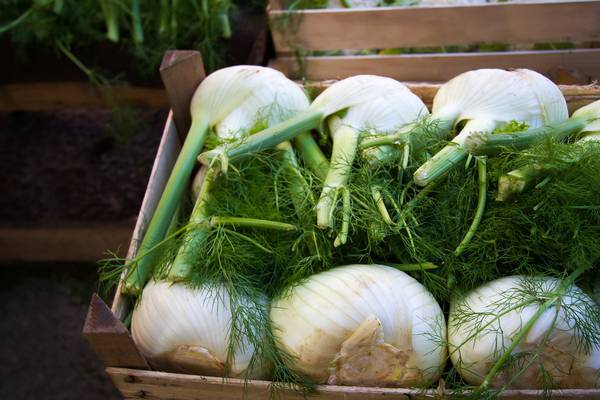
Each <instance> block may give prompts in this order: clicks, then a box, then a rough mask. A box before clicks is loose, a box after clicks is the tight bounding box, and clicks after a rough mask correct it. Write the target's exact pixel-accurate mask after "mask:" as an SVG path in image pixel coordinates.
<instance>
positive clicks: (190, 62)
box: [160, 50, 206, 140]
mask: <svg viewBox="0 0 600 400" xmlns="http://www.w3.org/2000/svg"><path fill="white" fill-rule="evenodd" d="M205 76H206V73H205V71H204V65H203V63H202V56H201V55H200V52H198V51H183V50H171V51H167V52H166V53H165V55H164V57H163V59H162V63H161V64H160V77H161V79H162V81H163V84H164V86H165V89H166V91H167V94H168V97H169V103H170V104H171V110H172V111H173V120H174V121H175V126H176V127H177V131H178V133H179V137H180V138H181V139H182V140H183V139H184V138H185V135H186V134H187V131H188V129H189V128H190V124H191V122H192V119H191V117H190V102H191V100H192V96H193V95H194V92H195V91H196V88H197V87H198V85H199V84H200V82H202V79H204V77H205Z"/></svg>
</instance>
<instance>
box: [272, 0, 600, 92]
mask: <svg viewBox="0 0 600 400" xmlns="http://www.w3.org/2000/svg"><path fill="white" fill-rule="evenodd" d="M598 3H599V4H600V2H598ZM303 64H304V74H305V77H306V78H307V79H310V80H326V79H341V78H346V77H349V76H352V75H359V74H375V75H383V76H389V77H392V78H395V79H398V80H402V81H427V82H432V81H433V82H435V81H437V82H445V81H447V80H449V79H451V78H453V77H454V76H456V75H458V74H460V73H462V72H465V71H469V70H472V69H477V68H507V69H508V68H529V69H533V70H535V71H538V72H540V73H542V74H544V75H547V76H550V77H552V74H553V73H555V72H556V71H559V70H563V69H568V70H572V71H574V73H578V74H580V75H582V76H583V77H585V78H584V80H586V81H587V82H588V83H589V82H592V81H593V80H599V79H600V68H599V66H600V49H577V50H548V51H514V52H492V53H439V54H405V55H389V56H379V55H374V56H334V57H306V58H305V59H304V60H303ZM269 66H271V67H273V68H275V69H278V70H280V71H282V72H283V73H285V74H286V75H287V76H289V77H291V78H299V77H300V72H301V71H300V69H299V66H298V62H297V60H296V59H295V58H292V57H283V58H278V59H275V60H272V61H271V62H270V63H269Z"/></svg>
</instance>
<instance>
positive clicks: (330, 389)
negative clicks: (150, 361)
mask: <svg viewBox="0 0 600 400" xmlns="http://www.w3.org/2000/svg"><path fill="white" fill-rule="evenodd" d="M106 371H107V372H108V374H109V376H110V377H111V379H112V381H113V383H114V384H115V386H116V387H117V388H118V389H119V391H120V392H121V394H123V396H124V397H125V398H126V399H169V400H192V399H211V400H239V399H242V398H247V399H248V400H258V399H261V400H267V399H269V388H270V384H271V382H266V381H248V382H247V391H246V393H245V395H246V396H247V397H244V385H245V383H244V381H242V380H239V379H228V380H226V381H225V382H224V381H223V379H222V378H216V377H210V376H196V375H182V374H171V373H165V372H153V371H140V370H133V369H124V368H107V370H106ZM318 391H319V393H320V395H311V396H308V398H315V399H319V398H321V399H326V400H375V399H394V400H400V399H402V400H408V399H413V400H417V399H418V400H423V399H434V398H440V397H439V396H436V393H435V392H433V391H427V392H424V391H414V390H409V389H385V388H367V387H351V386H332V385H327V386H319V387H318ZM541 395H542V393H541V392H540V391H537V390H507V391H505V392H504V393H503V394H502V396H501V398H502V399H506V400H519V399H520V400H529V399H531V400H533V399H539V398H540V396H541ZM276 398H277V397H276ZM279 398H280V399H282V400H292V399H293V400H300V399H302V396H300V395H298V394H295V393H293V392H290V391H281V392H279ZM552 398H553V399H558V400H573V399H590V400H598V399H600V389H592V390H584V389H573V390H556V391H553V392H552Z"/></svg>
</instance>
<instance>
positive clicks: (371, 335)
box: [271, 265, 446, 387]
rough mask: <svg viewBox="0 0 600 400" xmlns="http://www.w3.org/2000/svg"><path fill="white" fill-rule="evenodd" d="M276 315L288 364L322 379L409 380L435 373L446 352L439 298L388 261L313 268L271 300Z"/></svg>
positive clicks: (404, 383) (393, 383)
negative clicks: (310, 273) (301, 280)
mask: <svg viewBox="0 0 600 400" xmlns="http://www.w3.org/2000/svg"><path fill="white" fill-rule="evenodd" d="M271 321H272V323H273V329H274V335H275V337H276V342H277V344H278V346H280V348H281V349H282V350H283V351H285V352H287V353H289V354H290V355H291V356H292V357H293V359H294V364H293V365H291V367H293V368H295V369H297V370H298V371H300V372H301V373H303V374H306V375H308V376H310V377H311V378H313V379H315V380H316V381H318V382H321V383H324V382H327V383H329V384H339V385H358V386H381V387H410V386H415V385H418V384H422V383H427V382H431V381H433V380H435V379H437V377H438V376H439V373H440V372H441V369H443V366H444V362H445V359H446V348H445V335H446V327H445V321H444V316H443V314H442V310H441V309H440V307H439V305H438V304H437V302H436V301H435V299H434V298H433V296H432V295H431V294H430V293H429V292H428V291H427V290H426V289H425V288H424V287H423V286H422V285H421V284H420V283H419V282H417V281H416V280H415V279H413V278H412V277H410V276H409V275H407V274H406V273H404V272H401V271H398V270H396V269H394V268H391V267H387V266H382V265H348V266H344V267H338V268H334V269H332V270H329V271H326V272H321V273H319V274H316V275H313V276H312V277H310V278H308V279H307V280H306V281H305V282H304V283H302V284H300V285H298V286H295V287H293V288H291V289H290V291H289V293H286V294H285V295H284V296H283V297H281V298H278V299H276V300H274V301H273V303H272V305H271Z"/></svg>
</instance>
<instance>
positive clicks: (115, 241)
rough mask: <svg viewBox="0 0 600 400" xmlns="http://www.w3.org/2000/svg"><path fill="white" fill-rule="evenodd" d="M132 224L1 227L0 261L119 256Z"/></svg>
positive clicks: (96, 259)
mask: <svg viewBox="0 0 600 400" xmlns="http://www.w3.org/2000/svg"><path fill="white" fill-rule="evenodd" d="M133 225H134V222H133V221H127V222H124V223H115V224H101V225H97V226H70V227H33V228H0V259H1V260H2V261H91V262H96V261H98V260H99V259H102V258H105V257H106V255H107V254H106V252H107V251H109V250H110V251H117V253H120V255H121V256H122V255H124V253H125V252H124V249H125V248H127V243H128V242H129V239H130V238H131V233H132V231H133ZM119 249H120V251H119Z"/></svg>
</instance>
